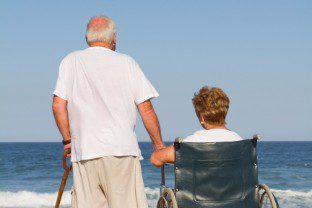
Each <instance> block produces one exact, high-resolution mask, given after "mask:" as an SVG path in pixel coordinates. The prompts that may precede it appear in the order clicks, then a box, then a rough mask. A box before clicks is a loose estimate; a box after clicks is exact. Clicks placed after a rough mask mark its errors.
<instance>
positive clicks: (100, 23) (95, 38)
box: [86, 15, 116, 45]
mask: <svg viewBox="0 0 312 208" xmlns="http://www.w3.org/2000/svg"><path fill="white" fill-rule="evenodd" d="M115 33H116V24H115V22H114V21H113V20H112V19H111V18H109V17H107V16H104V15H100V16H95V17H92V18H91V19H90V21H89V23H88V26H87V31H86V40H87V43H88V44H89V45H90V43H92V42H105V43H111V42H112V41H113V39H114V34H115Z"/></svg>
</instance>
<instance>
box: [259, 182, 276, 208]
mask: <svg viewBox="0 0 312 208" xmlns="http://www.w3.org/2000/svg"><path fill="white" fill-rule="evenodd" d="M258 198H259V203H260V208H279V206H278V203H277V200H276V198H275V197H274V195H273V194H272V192H271V190H270V188H269V187H268V186H267V185H265V184H260V185H259V188H258Z"/></svg>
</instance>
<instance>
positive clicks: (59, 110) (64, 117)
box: [52, 96, 70, 149]
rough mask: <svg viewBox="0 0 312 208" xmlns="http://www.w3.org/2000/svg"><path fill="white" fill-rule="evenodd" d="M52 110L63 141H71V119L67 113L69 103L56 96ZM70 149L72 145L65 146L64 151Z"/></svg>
mask: <svg viewBox="0 0 312 208" xmlns="http://www.w3.org/2000/svg"><path fill="white" fill-rule="evenodd" d="M52 110H53V114H54V119H55V122H56V124H57V127H58V128H59V130H60V132H61V134H62V137H63V140H64V141H68V140H70V130H69V119H68V112H67V101H66V100H63V99H62V98H60V97H57V96H54V98H53V104H52ZM67 148H70V143H69V144H67V145H65V146H64V149H67Z"/></svg>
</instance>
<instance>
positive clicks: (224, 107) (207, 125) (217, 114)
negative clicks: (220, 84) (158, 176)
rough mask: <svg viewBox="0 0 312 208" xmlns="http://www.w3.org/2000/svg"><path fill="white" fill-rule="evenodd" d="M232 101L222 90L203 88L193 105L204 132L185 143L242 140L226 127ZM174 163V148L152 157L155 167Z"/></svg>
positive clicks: (154, 154) (196, 134)
mask: <svg viewBox="0 0 312 208" xmlns="http://www.w3.org/2000/svg"><path fill="white" fill-rule="evenodd" d="M229 104H230V100H229V98H228V96H227V95H226V94H225V92H223V90H221V89H220V88H216V87H214V88H208V87H203V88H201V89H200V90H199V92H198V93H196V94H195V95H194V98H193V105H194V109H195V112H196V115H197V117H198V120H199V122H200V124H201V125H202V127H203V128H204V130H199V131H196V132H195V133H194V134H193V135H191V136H188V137H187V138H185V139H183V142H232V141H240V140H242V138H241V137H240V136H239V135H238V134H236V133H235V132H233V131H230V130H229V129H228V128H227V127H226V121H225V119H226V115H227V112H228V109H229ZM173 162H174V147H173V146H169V147H166V148H164V149H161V150H158V151H155V152H154V153H153V154H152V156H151V163H152V164H153V165H154V166H162V165H163V164H164V163H173Z"/></svg>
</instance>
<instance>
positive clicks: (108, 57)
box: [53, 16, 164, 208]
mask: <svg viewBox="0 0 312 208" xmlns="http://www.w3.org/2000/svg"><path fill="white" fill-rule="evenodd" d="M86 40H87V43H88V45H89V46H90V47H88V48H87V49H85V50H81V51H76V52H73V53H70V54H69V55H67V56H66V57H65V58H64V59H63V60H62V62H61V64H60V69H59V76H58V80H57V84H56V88H55V91H54V99H53V112H54V117H55V120H56V123H57V126H58V128H59V130H60V132H61V134H62V137H63V144H64V145H65V147H64V148H70V147H71V161H72V164H73V178H74V190H73V197H72V206H73V207H78V208H97V207H99V208H100V207H101V208H104V207H110V208H127V207H129V208H135V207H139V208H146V207H147V202H146V195H145V191H144V184H143V179H142V173H141V165H140V161H139V158H140V157H141V152H140V149H139V146H138V142H137V138H136V135H135V131H134V128H135V125H136V108H138V111H139V113H140V115H141V117H142V120H143V123H144V125H145V128H146V129H147V131H148V133H149V135H150V138H151V140H152V142H153V146H154V149H155V150H158V149H162V148H164V144H163V141H162V137H161V132H160V125H159V122H158V118H157V116H156V114H155V112H154V109H153V106H152V104H151V102H150V99H152V98H154V97H157V96H158V93H157V91H156V90H155V89H154V87H153V86H152V85H151V83H150V82H149V81H148V79H147V78H146V77H145V76H144V74H143V72H142V71H141V69H140V67H139V65H138V64H137V62H136V61H135V60H134V59H132V58H131V57H129V56H127V55H123V54H120V53H116V52H115V47H116V26H115V23H114V22H113V20H112V19H110V18H109V17H106V16H96V17H93V18H92V19H91V20H90V21H89V23H88V26H87V31H86Z"/></svg>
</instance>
